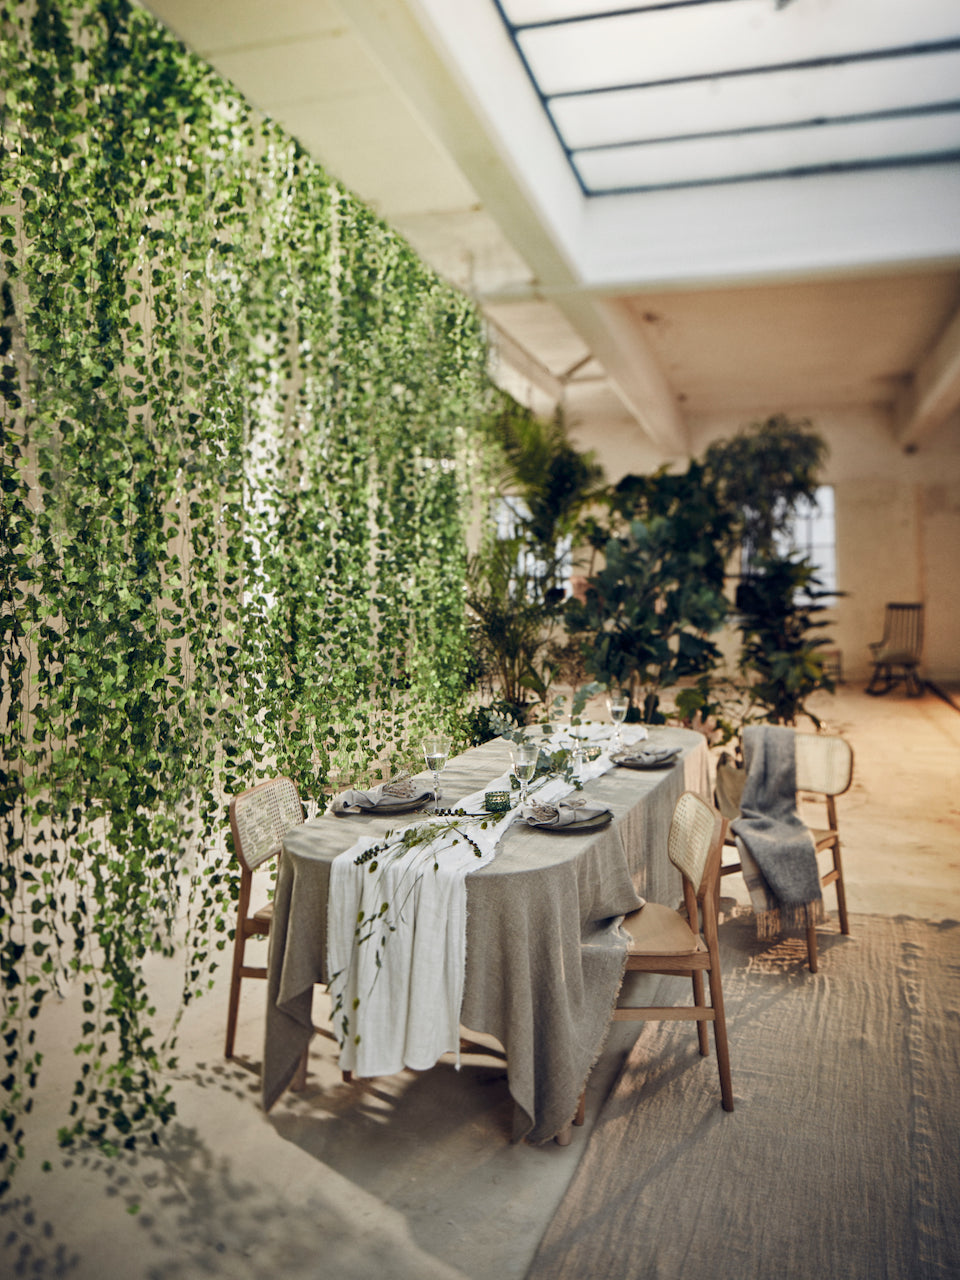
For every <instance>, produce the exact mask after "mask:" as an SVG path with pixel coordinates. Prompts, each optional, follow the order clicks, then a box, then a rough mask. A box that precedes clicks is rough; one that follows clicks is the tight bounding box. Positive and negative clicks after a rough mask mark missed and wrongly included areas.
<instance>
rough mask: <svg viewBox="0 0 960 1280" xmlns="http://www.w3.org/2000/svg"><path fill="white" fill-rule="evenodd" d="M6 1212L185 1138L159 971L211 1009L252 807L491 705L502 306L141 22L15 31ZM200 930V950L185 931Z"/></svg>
mask: <svg viewBox="0 0 960 1280" xmlns="http://www.w3.org/2000/svg"><path fill="white" fill-rule="evenodd" d="M0 88H2V91H3V103H2V108H0V111H2V121H0V123H2V155H0V270H2V281H0V293H2V297H0V311H2V315H0V383H2V385H0V392H2V407H0V413H2V418H0V468H2V474H0V488H2V507H0V521H2V538H0V557H2V560H0V575H2V581H0V630H2V643H0V649H2V667H0V681H2V684H0V729H2V739H3V740H2V760H0V840H2V846H3V848H2V867H0V913H2V935H0V948H2V961H3V966H2V967H3V1021H2V1028H0V1035H2V1043H0V1055H2V1062H3V1072H2V1079H0V1085H2V1098H3V1100H4V1104H3V1117H2V1119H3V1131H2V1133H0V1189H2V1188H5V1186H6V1185H7V1184H8V1183H9V1179H10V1177H11V1175H12V1172H13V1170H14V1168H15V1166H16V1164H17V1162H18V1160H19V1159H20V1158H21V1157H22V1154H23V1141H24V1123H25V1122H24V1116H25V1114H26V1113H28V1112H29V1111H30V1109H31V1102H32V1097H33V1095H34V1090H35V1089H36V1088H37V1086H38V1082H39V1081H40V1080H41V1078H42V1070H43V1065H42V1045H41V1038H40V1037H38V1036H37V1028H38V1025H39V1023H40V1021H41V1019H40V1017H39V1015H40V1013H41V1011H42V1010H43V1011H45V1010H46V1008H47V1007H49V1006H50V1005H51V1003H52V1002H55V1001H57V1000H58V999H59V998H60V996H61V995H63V994H65V993H66V992H67V991H68V990H73V991H76V990H77V988H78V987H80V988H81V989H82V1001H83V1025H82V1035H81V1043H80V1045H79V1047H78V1053H79V1057H78V1063H79V1067H78V1079H77V1082H76V1086H75V1093H74V1096H73V1097H72V1099H69V1100H67V1101H66V1102H65V1113H66V1112H69V1114H65V1116H64V1127H63V1129H62V1131H61V1141H62V1142H63V1143H65V1144H69V1143H70V1142H74V1141H76V1140H77V1139H78V1138H79V1137H81V1136H83V1137H84V1138H86V1139H88V1140H89V1139H92V1140H94V1141H97V1142H100V1143H101V1144H105V1145H107V1146H108V1147H109V1146H110V1145H111V1144H112V1145H114V1146H121V1145H127V1146H130V1145H132V1144H134V1143H135V1142H137V1141H139V1140H141V1138H142V1137H144V1136H152V1137H153V1138H154V1139H155V1138H156V1134H157V1133H158V1131H159V1130H160V1129H161V1127H162V1125H163V1123H164V1122H165V1121H166V1120H167V1119H168V1118H169V1116H170V1115H171V1113H172V1103H171V1100H170V1097H169V1091H168V1087H167V1086H166V1085H165V1083H164V1071H165V1069H166V1068H167V1067H168V1066H169V1064H170V1060H171V1055H172V1052H173V1043H174V1034H175V1033H171V1034H167V1029H165V1028H163V1029H162V1028H159V1027H158V1026H157V1025H156V1024H157V1015H156V1012H155V1009H154V1005H153V1000H152V996H151V992H150V990H149V986H148V984H147V981H146V979H145V978H144V976H143V961H144V958H145V957H146V956H147V954H148V953H150V952H155V951H160V952H163V953H165V954H173V951H174V946H175V943H176V944H177V946H178V954H179V953H180V952H179V948H180V947H182V954H184V955H185V956H186V957H187V960H186V966H185V970H184V979H183V998H184V1001H188V1000H190V999H192V998H194V997H195V996H196V995H198V994H199V993H200V992H202V991H203V990H205V989H206V988H207V987H208V985H209V983H210V975H211V972H212V969H213V968H214V967H215V965H216V963H217V961H218V959H220V958H221V953H224V952H225V944H226V942H227V939H228V937H229V932H230V929H231V927H232V918H231V917H232V900H233V892H234V887H233V879H232V876H231V874H230V871H229V857H228V854H227V851H226V850H225V848H224V832H225V826H226V822H225V816H226V808H225V797H226V796H228V795H229V794H230V793H232V792H234V791H236V790H240V789H242V788H243V787H244V786H246V785H249V784H250V783H251V782H252V781H254V780H255V778H256V777H257V776H260V775H263V774H265V773H267V772H269V771H273V770H281V771H284V772H288V773H290V774H291V775H292V776H293V777H294V778H295V779H296V780H297V782H298V784H299V785H300V787H301V790H302V792H303V794H304V795H306V796H310V795H313V794H316V792H317V790H318V789H319V787H321V786H322V785H323V784H324V783H326V782H327V781H329V780H330V779H333V780H334V781H336V780H337V779H338V778H340V777H342V776H345V775H348V774H356V773H358V772H360V771H362V770H364V769H367V770H374V771H375V770H376V769H378V768H387V767H390V766H392V765H393V764H395V763H396V762H398V761H401V760H402V759H403V758H404V756H405V755H406V754H407V753H408V752H409V751H410V744H411V742H412V741H413V740H414V739H415V738H416V737H417V735H418V734H419V732H420V731H421V730H422V728H423V726H424V725H426V724H427V723H430V724H436V723H439V722H441V721H442V720H443V719H444V718H445V717H447V716H449V715H450V714H451V713H452V711H453V710H454V709H455V708H456V707H457V705H458V703H459V702H460V701H461V699H462V694H463V681H464V676H463V670H464V661H465V656H466V655H465V644H464V636H465V624H464V587H463V582H464V564H465V531H464V519H465V514H464V513H465V512H467V511H468V510H469V507H470V503H469V496H470V495H469V492H468V487H467V481H466V477H467V475H468V474H470V475H472V476H473V477H474V480H475V477H476V476H477V475H478V474H481V473H482V470H483V465H484V462H483V460H484V457H485V456H486V454H485V450H486V448H487V446H486V444H485V441H486V438H487V437H486V434H485V430H484V426H483V423H484V421H485V420H486V418H487V417H488V415H489V413H490V410H491V405H492V404H493V402H494V401H495V399H496V393H494V392H493V391H492V389H491V387H490V384H489V383H488V381H487V379H486V375H485V361H486V354H485V349H484V343H483V339H482V333H481V326H480V322H479V318H478V315H477V314H476V312H475V310H474V309H473V308H472V306H471V305H470V304H469V303H468V302H467V301H466V300H465V299H463V298H462V297H461V296H459V295H458V294H456V293H455V292H453V291H452V290H451V289H449V288H448V287H447V286H445V285H444V284H443V283H442V282H441V281H440V280H439V279H438V278H436V277H435V276H434V275H433V274H432V273H431V272H430V271H429V270H428V269H427V268H426V267H425V266H424V265H423V264H422V263H421V262H420V261H419V260H418V259H417V258H416V256H415V255H414V254H413V253H412V252H411V250H410V249H409V248H408V247H407V246H406V244H405V243H404V242H402V241H401V240H400V239H399V238H398V237H397V236H396V235H395V234H393V233H392V232H391V231H390V230H389V229H388V228H386V227H385V226H384V225H383V224H382V223H380V222H379V221H378V220H377V219H376V218H375V217H374V216H373V215H372V214H371V213H370V212H369V211H368V210H367V209H366V208H364V207H363V206H362V205H361V204H360V203H359V202H358V201H356V200H355V199H354V198H353V197H352V196H351V195H350V194H348V193H347V192H345V191H344V190H343V189H341V188H340V187H338V185H337V184H336V183H335V182H333V181H331V179H330V178H329V177H328V176H327V175H326V174H325V173H324V172H323V171H322V169H320V168H319V166H318V165H317V164H316V163H314V162H313V161H311V160H310V159H309V158H308V157H307V156H305V155H304V154H303V153H302V151H300V150H299V149H298V147H297V145H296V144H295V143H294V142H292V141H291V140H290V139H289V138H287V137H286V136H285V135H284V134H283V133H282V132H281V131H280V130H279V129H278V128H276V127H275V126H274V125H273V124H272V123H270V122H269V121H264V120H263V119H262V118H260V117H258V116H257V115H256V114H255V113H253V112H252V111H251V110H250V109H249V108H248V107H247V106H246V105H245V104H244V103H243V101H242V100H240V99H238V98H237V96H236V95H235V94H234V93H233V92H232V91H231V90H230V88H229V86H228V85H226V84H225V83H224V82H223V81H222V80H220V79H219V78H218V77H217V76H216V74H215V73H213V72H212V71H211V70H210V69H209V68H208V67H206V66H205V65H204V64H203V63H201V62H200V61H199V60H198V59H196V58H195V57H193V56H192V55H191V54H189V53H187V52H186V51H185V50H184V49H183V48H182V47H181V46H179V45H178V44H177V43H176V42H175V41H174V40H173V39H172V38H171V37H170V36H169V35H168V34H167V33H165V31H164V30H163V29H162V28H161V27H159V26H158V25H157V24H156V22H155V21H154V20H153V19H152V18H151V17H150V16H149V15H148V14H146V13H145V12H144V11H142V10H140V9H137V8H135V7H133V6H131V5H129V4H127V3H125V0H35V2H31V3H29V4H27V3H3V4H0ZM184 934H185V939H184Z"/></svg>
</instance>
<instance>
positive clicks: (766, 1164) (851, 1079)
mask: <svg viewBox="0 0 960 1280" xmlns="http://www.w3.org/2000/svg"><path fill="white" fill-rule="evenodd" d="M851 929H852V935H851V936H850V937H848V938H843V937H841V936H840V935H839V934H838V933H837V932H836V924H835V922H834V923H833V925H832V929H831V927H830V926H828V927H826V928H824V929H821V930H819V931H818V937H819V941H820V955H821V966H820V972H819V973H817V974H811V973H810V972H809V970H808V969H807V968H806V965H805V960H806V946H805V943H804V941H803V939H802V938H787V939H784V940H782V941H780V942H778V943H776V944H773V945H771V944H763V943H760V942H758V941H757V939H756V937H755V928H754V921H753V917H752V916H751V915H749V914H747V915H744V916H740V917H737V918H735V919H733V920H730V921H728V922H726V923H725V924H723V925H722V926H721V929H720V934H721V939H722V946H723V955H722V964H723V982H724V996H725V1002H726V1008H727V1019H728V1030H729V1036H730V1056H731V1063H732V1073H733V1087H734V1095H735V1106H736V1110H735V1111H734V1112H733V1113H732V1114H728V1113H726V1112H724V1111H722V1110H721V1107H720V1089H719V1081H718V1078H717V1070H716V1058H715V1056H714V1049H713V1039H712V1029H711V1041H710V1056H709V1057H708V1058H701V1057H700V1056H699V1054H698V1053H697V1049H696V1029H695V1026H694V1024H692V1023H676V1022H674V1023H669V1022H667V1023H647V1024H644V1025H643V1028H642V1030H641V1033H640V1037H639V1039H638V1041H637V1043H636V1045H635V1046H634V1048H633V1049H632V1050H631V1052H630V1054H629V1055H628V1058H627V1061H626V1063H625V1065H624V1069H623V1071H622V1073H621V1076H620V1078H619V1080H618V1082H617V1084H616V1085H615V1087H614V1089H613V1091H612V1093H611V1095H610V1097H609V1099H608V1100H607V1102H606V1104H605V1105H604V1108H603V1110H602V1112H601V1114H600V1116H599V1117H598V1120H597V1123H596V1125H595V1127H594V1130H593V1132H592V1133H591V1135H590V1138H589V1141H588V1143H587V1146H586V1150H585V1152H584V1155H583V1159H582V1160H581V1162H580V1165H579V1166H578V1168H577V1172H576V1173H575V1175H574V1177H573V1180H572V1182H571V1184H570V1187H569V1189H568V1191H567V1193H566V1195H565V1197H564V1199H563V1201H562V1202H561V1204H560V1207H559V1209H558V1211H557V1213H556V1215H555V1217H554V1219H553V1220H552V1222H551V1224H550V1226H549V1228H548V1229H547V1232H546V1235H545V1236H544V1238H543V1240H542V1242H541V1244H540V1247H539V1250H538V1252H537V1254H536V1256H535V1258H534V1261H533V1264H532V1266H531V1269H530V1270H529V1272H528V1280H594V1278H597V1280H599V1278H600V1277H603V1278H604V1280H675V1278H676V1280H679V1277H690V1276H700V1277H709V1278H710V1280H774V1278H775V1280H807V1278H809V1280H948V1278H949V1280H956V1278H957V1277H960V923H957V922H954V921H949V922H945V923H942V924H932V923H929V922H927V921H921V920H913V919H908V918H906V917H897V918H888V917H880V916H854V917H852V919H851ZM667 984H672V985H667ZM677 984H679V987H678V986H677ZM686 985H687V982H686V980H685V979H684V980H681V979H676V978H670V979H662V980H661V988H660V996H661V997H664V996H666V1000H665V1001H664V1002H669V1001H670V1000H672V999H673V994H674V993H675V992H677V991H678V990H679V992H680V993H681V994H683V995H685V994H686V991H685V988H686Z"/></svg>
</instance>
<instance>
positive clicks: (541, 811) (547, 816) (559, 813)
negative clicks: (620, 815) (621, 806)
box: [523, 800, 610, 827]
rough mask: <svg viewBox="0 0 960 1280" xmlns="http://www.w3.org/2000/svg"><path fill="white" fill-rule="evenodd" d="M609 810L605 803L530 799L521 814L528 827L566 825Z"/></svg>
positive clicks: (598, 815)
mask: <svg viewBox="0 0 960 1280" xmlns="http://www.w3.org/2000/svg"><path fill="white" fill-rule="evenodd" d="M609 812H610V810H609V809H608V808H607V806H606V805H605V804H590V802H589V801H587V800H583V801H581V802H580V803H577V802H576V801H575V800H557V801H555V802H554V803H553V804H543V803H537V801H536V800H534V801H532V802H531V803H530V804H528V805H527V806H526V808H525V809H524V810H523V816H524V818H525V819H526V822H527V826H529V827H568V826H570V824H571V823H573V822H585V821H586V820H587V819H589V818H599V817H600V815H601V814H603V813H609Z"/></svg>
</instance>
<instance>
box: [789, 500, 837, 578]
mask: <svg viewBox="0 0 960 1280" xmlns="http://www.w3.org/2000/svg"><path fill="white" fill-rule="evenodd" d="M776 547H777V550H778V551H780V552H785V551H793V552H799V554H800V555H803V556H806V558H807V559H808V560H809V561H810V563H811V564H813V565H814V566H815V567H816V571H817V577H818V578H819V579H820V589H821V590H822V591H826V592H829V593H830V594H834V593H835V592H836V590H837V539H836V525H835V520H834V498H833V486H832V485H829V484H822V485H820V486H819V487H818V488H817V491H816V494H815V495H814V500H813V502H803V503H801V504H800V505H799V506H798V507H797V510H796V512H795V513H794V518H793V522H792V526H791V528H790V529H789V531H788V532H787V533H785V534H783V535H781V537H779V538H777V539H776Z"/></svg>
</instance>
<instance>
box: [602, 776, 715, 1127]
mask: <svg viewBox="0 0 960 1280" xmlns="http://www.w3.org/2000/svg"><path fill="white" fill-rule="evenodd" d="M726 826H727V824H726V821H725V820H724V819H723V818H722V817H721V815H720V814H719V813H718V812H717V810H716V809H715V808H714V807H713V806H712V805H710V804H708V803H707V802H706V800H703V799H702V798H701V797H700V796H698V795H696V794H695V793H694V792H693V791H685V792H684V793H683V795H682V796H681V797H680V799H679V800H678V801H677V805H676V808H675V809H674V811H673V818H672V820H671V823H670V834H669V837H668V845H667V855H668V857H669V858H670V861H671V862H672V863H673V865H674V866H675V867H676V868H677V870H678V871H679V872H680V874H681V876H682V877H683V909H682V910H680V911H677V910H674V908H672V907H668V906H664V905H662V904H660V903H657V902H647V903H645V904H644V906H642V907H641V908H640V910H639V911H633V912H631V913H630V915H628V916H626V917H625V918H624V921H623V928H624V929H625V930H626V932H627V933H628V934H629V936H630V945H629V950H628V952H627V969H626V971H627V973H653V974H664V975H668V976H669V975H673V976H681V977H689V978H691V979H692V985H693V1004H692V1005H683V1004H681V1005H643V1006H634V1005H626V1004H622V1003H618V1005H617V1007H616V1009H615V1010H614V1014H613V1016H614V1019H615V1020H616V1021H617V1022H627V1021H635V1020H650V1021H667V1020H669V1021H676V1020H681V1021H689V1022H693V1021H695V1022H696V1023H697V1036H698V1039H699V1044H700V1052H701V1054H703V1055H704V1056H706V1055H707V1054H708V1053H709V1051H710V1050H709V1045H708V1040H707V1023H708V1022H712V1023H713V1038H714V1044H715V1046H716V1052H717V1067H718V1069H719V1074H720V1096H721V1099H722V1104H723V1109H724V1111H732V1110H733V1085H732V1083H731V1080H730V1054H729V1051H728V1048H727V1024H726V1019H725V1017H724V1012H723V983H722V981H721V977H720V942H719V938H718V935H717V922H718V913H719V902H720V851H721V848H722V846H723V837H724V833H725V831H726ZM704 974H706V975H707V981H708V984H709V995H710V998H709V1000H705V999H704V996H705V991H704V982H703V976H704Z"/></svg>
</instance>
